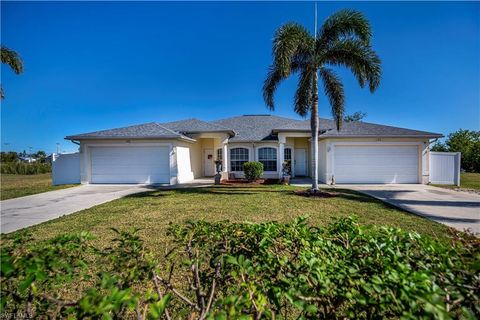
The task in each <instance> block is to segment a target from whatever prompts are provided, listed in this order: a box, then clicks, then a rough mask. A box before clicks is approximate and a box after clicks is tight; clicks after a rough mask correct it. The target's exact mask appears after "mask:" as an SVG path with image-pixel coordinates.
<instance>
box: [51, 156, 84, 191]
mask: <svg viewBox="0 0 480 320" xmlns="http://www.w3.org/2000/svg"><path fill="white" fill-rule="evenodd" d="M52 183H53V185H54V186H56V185H59V184H75V183H80V154H79V153H78V152H77V153H64V154H55V155H54V156H53V157H52Z"/></svg>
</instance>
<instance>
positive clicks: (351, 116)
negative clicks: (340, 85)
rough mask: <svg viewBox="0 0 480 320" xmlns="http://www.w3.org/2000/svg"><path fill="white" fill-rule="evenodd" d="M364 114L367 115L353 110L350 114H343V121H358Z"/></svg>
mask: <svg viewBox="0 0 480 320" xmlns="http://www.w3.org/2000/svg"><path fill="white" fill-rule="evenodd" d="M366 116H367V113H365V112H361V111H357V112H354V113H352V114H349V115H348V116H345V117H344V118H343V121H345V122H358V121H362V120H363V119H364V118H365V117H366Z"/></svg>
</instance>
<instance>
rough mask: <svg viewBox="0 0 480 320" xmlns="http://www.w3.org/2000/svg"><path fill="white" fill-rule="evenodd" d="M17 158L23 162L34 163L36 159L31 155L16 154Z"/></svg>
mask: <svg viewBox="0 0 480 320" xmlns="http://www.w3.org/2000/svg"><path fill="white" fill-rule="evenodd" d="M18 160H20V162H25V163H34V162H36V161H37V159H35V158H34V157H32V156H27V155H25V156H18Z"/></svg>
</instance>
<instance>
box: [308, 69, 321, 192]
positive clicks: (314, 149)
mask: <svg viewBox="0 0 480 320" xmlns="http://www.w3.org/2000/svg"><path fill="white" fill-rule="evenodd" d="M310 115H311V119H310V127H311V130H312V141H311V143H312V148H311V149H312V152H313V161H312V172H313V176H312V179H313V181H312V192H317V191H318V126H319V123H318V73H317V71H315V75H314V76H313V95H312V111H311V112H310Z"/></svg>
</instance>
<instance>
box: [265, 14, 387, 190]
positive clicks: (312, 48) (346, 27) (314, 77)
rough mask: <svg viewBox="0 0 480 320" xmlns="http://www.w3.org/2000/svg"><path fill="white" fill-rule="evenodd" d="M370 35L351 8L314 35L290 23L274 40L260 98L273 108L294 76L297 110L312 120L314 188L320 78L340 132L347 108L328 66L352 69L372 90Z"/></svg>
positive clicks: (375, 72) (375, 65) (375, 62)
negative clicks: (280, 90)
mask: <svg viewBox="0 0 480 320" xmlns="http://www.w3.org/2000/svg"><path fill="white" fill-rule="evenodd" d="M371 37H372V32H371V28H370V24H369V22H368V20H367V19H366V18H365V17H364V16H363V14H362V13H360V12H358V11H354V10H341V11H338V12H336V13H334V14H333V15H331V16H330V17H328V18H327V19H326V20H325V22H324V23H323V25H322V26H321V27H320V28H319V30H318V31H317V30H315V34H314V35H313V36H312V35H311V34H310V32H308V30H307V29H306V28H304V27H302V26H301V25H299V24H296V23H288V24H285V25H283V26H282V27H280V28H279V29H278V30H277V31H276V33H275V37H274V39H273V64H272V65H271V67H270V69H269V72H268V76H267V78H266V80H265V83H264V85H263V97H264V99H265V103H266V105H267V107H268V108H269V109H270V110H274V108H275V107H274V99H273V96H274V94H275V91H276V89H277V87H278V85H279V84H280V82H281V81H282V80H284V79H286V78H288V77H289V76H290V75H291V74H298V75H299V81H298V87H297V90H296V93H295V99H294V100H295V101H294V104H295V108H294V110H295V112H296V113H298V114H299V115H300V116H302V117H305V116H306V115H307V114H308V113H309V112H310V116H311V130H312V150H313V168H312V171H313V183H312V191H313V192H316V191H317V190H318V129H319V128H318V127H319V119H318V80H319V79H320V80H321V81H322V82H323V89H324V91H325V94H326V96H327V98H328V100H329V102H330V107H331V111H332V116H333V118H334V120H335V123H336V126H337V129H338V130H340V127H341V124H342V119H343V115H344V110H345V96H344V90H343V84H342V82H341V81H340V78H339V77H338V76H337V74H336V73H335V72H334V71H333V70H332V69H331V68H330V67H331V66H344V67H347V68H348V69H350V70H351V71H352V73H353V74H354V76H355V77H356V78H357V80H358V83H359V84H360V86H361V87H362V88H363V87H364V86H365V85H366V84H368V86H369V88H370V91H371V92H374V91H375V89H376V88H377V87H378V85H379V83H380V76H381V62H380V58H379V57H378V55H377V54H376V53H375V51H374V50H373V49H372V48H371V46H370V39H371Z"/></svg>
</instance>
